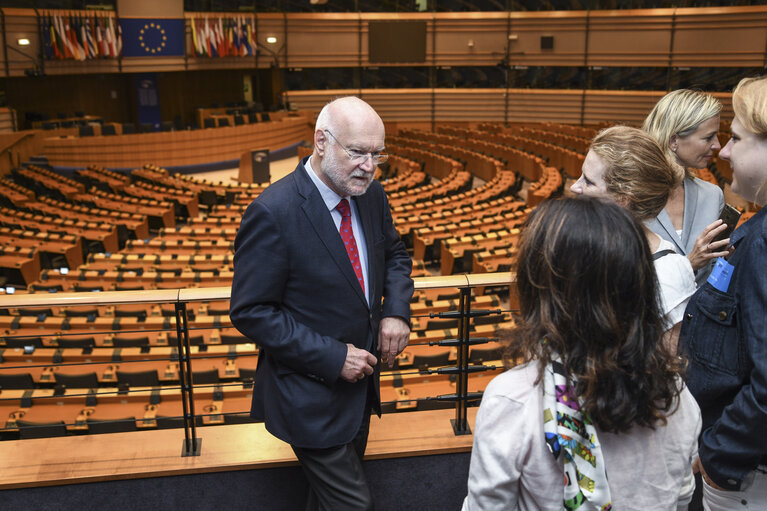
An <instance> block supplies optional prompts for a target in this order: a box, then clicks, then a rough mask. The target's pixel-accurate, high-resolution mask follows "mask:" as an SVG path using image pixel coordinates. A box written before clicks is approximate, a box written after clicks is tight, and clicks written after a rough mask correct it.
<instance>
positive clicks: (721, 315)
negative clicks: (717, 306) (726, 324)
mask: <svg viewBox="0 0 767 511" xmlns="http://www.w3.org/2000/svg"><path fill="white" fill-rule="evenodd" d="M725 319H727V311H719V321H724V320H725Z"/></svg>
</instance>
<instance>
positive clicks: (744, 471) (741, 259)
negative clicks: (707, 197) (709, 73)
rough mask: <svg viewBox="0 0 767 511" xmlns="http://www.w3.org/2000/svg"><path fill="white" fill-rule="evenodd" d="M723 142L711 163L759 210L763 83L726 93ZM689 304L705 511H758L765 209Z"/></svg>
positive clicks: (765, 325) (763, 483) (763, 185)
mask: <svg viewBox="0 0 767 511" xmlns="http://www.w3.org/2000/svg"><path fill="white" fill-rule="evenodd" d="M732 102H733V109H734V110H735V119H734V120H733V122H732V128H731V129H732V138H731V139H730V141H729V142H728V143H727V145H726V146H725V147H724V148H722V150H721V152H720V153H719V157H720V158H722V159H724V160H728V161H729V162H730V165H731V167H732V170H733V182H732V190H733V191H734V192H735V193H737V194H738V195H740V196H741V197H743V198H744V199H746V200H748V201H751V202H755V203H757V204H765V202H767V77H764V78H746V79H744V80H742V81H741V82H740V83H739V84H738V86H737V87H736V88H735V91H734V92H733V100H732ZM730 242H731V246H730V251H731V255H730V256H729V257H728V258H727V260H724V259H719V260H717V262H716V265H715V268H714V271H713V272H712V273H711V275H710V276H709V278H708V281H707V282H706V283H705V284H704V285H703V286H702V287H701V288H700V289H699V290H698V291H697V293H696V294H695V295H693V298H692V299H691V301H690V303H689V305H688V306H687V309H686V311H685V316H684V319H683V321H682V332H681V339H680V340H681V346H682V349H683V351H684V353H685V354H686V355H687V357H688V359H689V367H688V369H687V383H688V386H689V388H690V390H691V391H692V393H693V395H694V396H695V398H696V399H697V401H698V404H699V405H700V408H701V412H702V414H703V432H702V434H701V438H700V447H699V458H698V459H697V460H696V461H695V462H694V463H693V469H694V470H695V471H700V472H701V474H702V476H703V480H704V482H705V484H704V485H703V503H704V507H705V509H709V510H718V509H760V510H764V509H767V209H762V210H761V211H759V212H758V213H756V215H754V216H753V217H752V218H751V219H750V220H748V221H747V222H746V223H745V224H743V225H742V226H741V227H740V228H739V229H737V230H736V231H735V232H734V233H733V234H732V235H731V236H730Z"/></svg>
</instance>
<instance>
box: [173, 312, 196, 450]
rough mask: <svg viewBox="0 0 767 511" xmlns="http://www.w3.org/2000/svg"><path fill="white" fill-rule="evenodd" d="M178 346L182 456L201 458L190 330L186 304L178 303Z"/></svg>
mask: <svg viewBox="0 0 767 511" xmlns="http://www.w3.org/2000/svg"><path fill="white" fill-rule="evenodd" d="M176 345H177V347H178V376H179V383H180V384H181V404H182V406H183V409H184V446H183V448H182V449H181V456H182V457H184V456H199V455H200V451H201V449H202V438H197V428H196V426H195V413H194V382H193V380H192V361H191V355H190V349H189V328H188V324H187V316H186V302H176Z"/></svg>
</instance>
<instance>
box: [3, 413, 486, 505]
mask: <svg viewBox="0 0 767 511" xmlns="http://www.w3.org/2000/svg"><path fill="white" fill-rule="evenodd" d="M476 412H477V408H470V409H469V424H470V427H471V428H473V427H474V419H475V417H476ZM454 416H455V412H454V411H453V410H433V411H422V412H407V413H394V414H386V415H383V416H382V418H381V419H379V418H378V417H376V416H373V417H372V419H371V422H370V438H369V441H368V448H367V452H366V459H382V458H397V457H406V456H423V455H430V454H444V453H453V452H466V451H469V450H471V444H472V440H473V436H472V435H462V436H456V435H454V433H453V428H452V425H451V422H450V419H451V418H454ZM197 431H198V437H199V438H202V449H201V454H200V456H189V457H182V456H181V452H182V447H183V440H184V433H183V430H180V429H170V430H155V431H139V432H131V433H112V434H104V435H83V436H74V437H58V438H41V439H30V440H16V441H5V442H0V460H2V466H3V477H2V480H1V481H0V490H5V489H12V488H26V487H34V486H53V485H62V484H74V483H86V482H95V481H109V480H115V479H135V478H142V477H160V476H170V475H181V474H195V473H204V472H221V471H227V470H246V469H257V468H272V467H280V466H286V465H293V464H295V463H296V458H295V456H294V454H293V451H292V450H291V448H290V446H289V445H288V444H286V443H284V442H282V441H281V440H278V439H276V438H275V437H273V436H272V435H271V434H269V433H268V432H267V431H266V429H265V428H264V425H263V424H238V425H227V426H209V427H204V428H199V429H198V430H197Z"/></svg>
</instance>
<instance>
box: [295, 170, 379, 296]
mask: <svg viewBox="0 0 767 511" xmlns="http://www.w3.org/2000/svg"><path fill="white" fill-rule="evenodd" d="M306 172H307V170H306V168H305V167H304V166H303V164H302V165H301V169H300V171H296V172H295V178H296V186H297V188H298V193H299V194H300V195H301V196H302V197H304V199H305V200H304V202H303V204H302V205H301V209H302V210H303V212H304V214H305V215H306V218H307V220H308V221H309V223H310V224H311V225H312V227H313V228H314V231H315V232H316V233H317V237H319V239H320V241H322V243H323V245H325V248H326V249H327V250H328V252H329V253H330V257H331V258H332V259H333V261H334V262H335V264H336V265H337V266H338V269H339V271H340V272H341V274H342V275H343V276H344V278H346V280H347V281H348V282H349V285H351V286H352V288H353V289H354V290H355V292H356V293H357V296H358V297H359V298H360V300H362V301H363V302H364V303H365V305H367V300H365V296H364V295H363V294H362V288H361V287H360V284H359V282H358V281H357V276H356V275H355V274H354V268H352V263H351V261H349V254H347V253H346V248H344V243H343V241H342V240H341V235H340V234H338V229H336V226H335V224H334V223H333V218H332V217H331V216H330V212H329V211H328V208H327V206H326V205H325V201H323V200H322V196H321V195H320V192H319V190H317V187H316V186H314V183H312V181H311V179H310V178H309V176H308V175H307V174H306Z"/></svg>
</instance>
